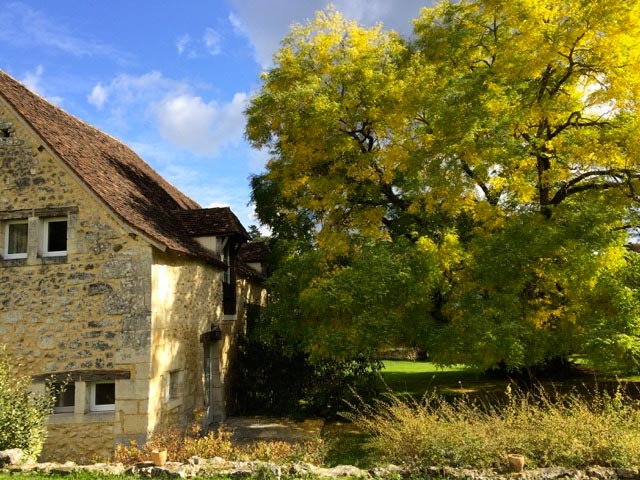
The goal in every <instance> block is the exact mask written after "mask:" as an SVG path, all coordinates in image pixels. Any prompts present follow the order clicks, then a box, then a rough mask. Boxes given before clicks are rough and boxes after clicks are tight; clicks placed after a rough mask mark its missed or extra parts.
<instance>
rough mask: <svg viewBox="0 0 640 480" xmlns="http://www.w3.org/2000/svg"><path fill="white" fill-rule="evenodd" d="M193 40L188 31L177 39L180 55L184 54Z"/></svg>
mask: <svg viewBox="0 0 640 480" xmlns="http://www.w3.org/2000/svg"><path fill="white" fill-rule="evenodd" d="M190 42H191V36H190V35H189V34H188V33H185V34H184V35H181V36H180V37H178V40H176V48H177V49H178V55H182V54H183V53H184V51H185V50H186V48H187V45H189V43H190Z"/></svg>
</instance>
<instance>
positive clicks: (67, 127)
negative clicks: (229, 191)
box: [0, 70, 247, 266]
mask: <svg viewBox="0 0 640 480" xmlns="http://www.w3.org/2000/svg"><path fill="white" fill-rule="evenodd" d="M0 97H2V98H4V99H5V100H6V101H7V102H8V104H9V105H10V106H11V107H12V108H13V109H14V110H15V111H16V113H18V114H19V115H20V116H21V117H22V118H23V119H24V120H25V121H26V122H27V123H28V124H29V125H30V126H31V128H32V129H33V130H34V131H35V133H36V134H37V135H38V136H39V137H40V138H41V139H42V140H43V141H44V142H45V143H46V144H47V146H48V147H49V148H50V149H51V150H52V151H53V152H55V153H56V155H57V156H58V157H59V158H60V159H61V160H62V161H63V162H65V163H66V164H67V166H68V167H69V168H70V169H71V170H72V171H73V172H74V173H75V174H76V175H77V176H78V177H79V178H80V179H81V180H82V181H83V182H84V183H85V184H86V186H87V187H89V189H91V190H92V191H93V192H94V193H95V195H96V196H97V197H99V198H100V199H101V200H102V201H103V202H104V203H105V204H106V205H107V206H108V207H109V208H110V209H111V210H112V211H113V212H114V213H115V214H116V215H117V216H118V217H119V218H120V219H121V220H122V221H123V222H125V223H127V224H129V225H130V226H132V227H133V228H134V229H136V230H138V231H140V232H141V233H143V234H144V235H146V236H147V237H148V238H149V239H151V240H153V241H155V242H157V243H159V244H161V245H164V246H165V247H166V248H168V249H170V250H173V251H176V252H180V253H185V254H189V255H195V256H198V257H200V258H203V259H205V260H207V261H209V262H211V263H214V264H218V265H219V266H223V265H224V264H222V262H220V261H219V260H218V259H217V257H215V256H213V255H212V254H211V253H209V252H207V251H206V250H204V249H203V248H202V247H201V246H200V245H199V244H198V243H197V242H196V241H194V240H193V239H192V238H191V236H192V235H191V232H190V231H186V230H185V225H183V224H182V222H181V218H183V217H186V218H187V219H190V220H193V221H189V222H188V224H189V225H191V226H192V228H193V229H195V228H196V223H197V222H199V221H200V222H202V225H201V227H202V228H205V229H207V228H210V229H214V230H216V232H215V233H238V234H239V235H241V236H244V237H247V235H246V231H245V230H244V228H243V227H242V225H241V224H240V222H239V221H238V219H237V218H236V217H235V215H233V213H232V212H231V210H230V209H228V208H227V209H200V205H198V203H196V202H195V201H194V200H192V199H190V198H189V197H188V196H186V195H185V194H183V193H182V192H180V191H179V190H178V189H177V188H175V187H174V186H173V185H171V184H170V183H169V182H167V181H166V180H165V179H164V178H162V177H161V176H160V175H159V174H158V173H157V172H155V171H154V170H153V169H152V168H151V167H150V166H149V165H147V163H145V162H144V160H142V159H141V158H140V157H139V156H138V155H137V154H136V153H135V152H134V151H133V150H131V149H130V148H129V147H127V146H126V145H125V144H123V143H122V142H120V141H119V140H116V139H115V138H113V137H111V136H110V135H108V134H106V133H104V132H102V131H100V130H98V129H96V128H94V127H92V126H90V125H88V124H86V123H84V122H83V121H81V120H79V119H78V118H76V117H74V116H72V115H70V114H68V113H67V112H65V111H64V110H62V109H60V108H58V107H57V106H55V105H53V104H51V103H49V102H48V101H47V100H45V99H44V98H42V97H40V96H39V95H37V94H35V93H33V92H32V91H30V90H29V89H27V88H26V87H25V86H24V85H22V84H20V83H19V82H18V81H16V80H15V79H13V78H12V77H11V76H9V75H8V74H6V73H5V72H3V71H2V70H0ZM176 212H180V214H178V215H176ZM185 212H187V213H186V215H184V214H185ZM198 212H201V213H198ZM218 213H219V214H220V218H216V214H218ZM207 222H208V223H209V224H210V225H215V228H213V227H208V226H207V225H206V223H207ZM226 227H228V228H229V230H227V231H225V230H224V229H225V228H226ZM190 228H191V227H190Z"/></svg>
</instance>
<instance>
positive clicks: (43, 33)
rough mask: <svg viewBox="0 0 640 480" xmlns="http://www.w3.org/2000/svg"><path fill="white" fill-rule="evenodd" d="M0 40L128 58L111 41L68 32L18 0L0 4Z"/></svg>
mask: <svg viewBox="0 0 640 480" xmlns="http://www.w3.org/2000/svg"><path fill="white" fill-rule="evenodd" d="M0 41H2V42H3V43H5V44H10V45H13V46H18V47H23V48H33V47H38V48H51V49H55V50H59V51H62V52H65V53H68V54H71V55H73V56H76V57H86V56H101V57H109V58H112V59H114V60H116V61H119V62H121V61H124V60H126V59H128V58H129V55H127V54H125V53H123V52H121V51H118V50H117V49H116V48H114V47H113V46H111V45H108V44H105V43H102V42H99V41H97V40H95V39H93V38H89V37H83V36H81V35H78V34H76V33H73V32H71V31H70V30H69V29H68V27H67V26H66V25H65V24H64V22H62V21H60V20H59V19H56V18H49V17H47V16H46V15H44V14H43V13H42V12H41V11H39V10H36V9H34V8H32V7H31V6H29V5H26V4H24V3H21V2H9V3H7V4H5V5H2V8H1V9H0Z"/></svg>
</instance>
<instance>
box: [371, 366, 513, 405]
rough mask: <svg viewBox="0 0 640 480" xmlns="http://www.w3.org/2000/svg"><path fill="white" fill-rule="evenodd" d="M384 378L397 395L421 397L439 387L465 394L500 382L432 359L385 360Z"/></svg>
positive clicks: (489, 388) (461, 367) (492, 387)
mask: <svg viewBox="0 0 640 480" xmlns="http://www.w3.org/2000/svg"><path fill="white" fill-rule="evenodd" d="M383 365H384V368H383V370H382V372H381V375H382V380H383V381H384V383H385V385H386V386H387V387H388V389H389V390H391V391H392V392H394V393H395V394H396V395H411V396H412V397H414V398H420V397H422V396H423V395H424V394H425V393H426V392H431V391H433V390H437V391H439V392H441V393H443V394H453V395H456V394H465V393H471V392H476V391H479V390H484V391H491V390H493V389H495V388H498V387H500V385H501V384H502V383H501V382H495V381H492V380H489V379H487V378H484V377H483V376H482V375H481V374H480V373H478V372H477V371H476V370H473V369H470V368H467V367H465V366H463V365H460V366H456V367H438V366H436V365H435V364H433V363H431V362H418V361H415V362H414V361H401V360H385V361H383Z"/></svg>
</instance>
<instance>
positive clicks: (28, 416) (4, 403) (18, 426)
mask: <svg viewBox="0 0 640 480" xmlns="http://www.w3.org/2000/svg"><path fill="white" fill-rule="evenodd" d="M30 387H31V377H29V376H28V375H23V374H20V366H19V365H12V363H11V361H10V359H9V356H8V354H7V352H6V349H5V347H4V346H2V345H0V450H6V449H10V448H20V449H22V450H23V451H24V453H25V455H26V456H27V457H29V458H33V459H35V458H36V457H37V456H38V455H39V454H40V452H41V451H42V447H43V445H44V442H45V439H46V436H47V428H46V423H47V417H48V415H49V414H50V413H51V412H52V409H53V402H54V395H53V392H52V391H51V390H47V391H46V392H45V393H44V394H41V395H37V394H34V393H33V392H31V390H30Z"/></svg>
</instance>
